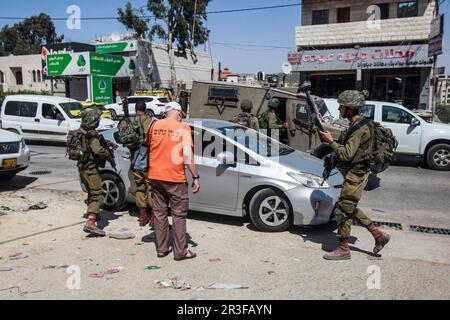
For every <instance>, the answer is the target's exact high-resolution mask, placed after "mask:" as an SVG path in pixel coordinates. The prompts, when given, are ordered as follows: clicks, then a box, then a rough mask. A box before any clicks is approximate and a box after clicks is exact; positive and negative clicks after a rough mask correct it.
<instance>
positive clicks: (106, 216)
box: [97, 211, 120, 230]
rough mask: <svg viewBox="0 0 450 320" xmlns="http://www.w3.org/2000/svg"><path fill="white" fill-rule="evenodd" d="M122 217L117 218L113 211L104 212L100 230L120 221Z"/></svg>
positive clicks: (99, 224)
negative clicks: (110, 223) (115, 221)
mask: <svg viewBox="0 0 450 320" xmlns="http://www.w3.org/2000/svg"><path fill="white" fill-rule="evenodd" d="M119 218H120V216H117V215H115V214H114V212H111V211H103V212H102V213H101V215H100V221H99V222H98V224H97V225H98V227H99V228H100V229H102V230H103V229H105V228H106V227H107V226H109V222H110V221H113V220H117V219H119Z"/></svg>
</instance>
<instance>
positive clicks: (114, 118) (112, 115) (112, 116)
mask: <svg viewBox="0 0 450 320" xmlns="http://www.w3.org/2000/svg"><path fill="white" fill-rule="evenodd" d="M108 111H109V112H111V118H112V119H113V120H118V119H117V113H116V112H115V111H114V110H113V109H108Z"/></svg>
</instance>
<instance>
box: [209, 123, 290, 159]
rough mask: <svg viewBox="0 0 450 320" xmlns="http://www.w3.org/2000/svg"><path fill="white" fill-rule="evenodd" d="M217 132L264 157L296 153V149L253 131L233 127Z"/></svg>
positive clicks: (220, 129) (219, 129)
mask: <svg viewBox="0 0 450 320" xmlns="http://www.w3.org/2000/svg"><path fill="white" fill-rule="evenodd" d="M216 130H217V131H219V132H220V133H221V134H223V135H224V136H226V137H228V138H230V139H232V140H234V141H236V142H238V143H239V144H241V145H244V146H245V147H246V148H247V149H250V150H252V151H254V152H256V153H257V154H259V155H262V156H264V157H269V158H270V157H276V156H284V155H287V154H290V153H292V152H294V151H295V149H293V148H291V147H289V146H287V145H285V144H282V143H280V142H278V141H276V140H274V139H272V138H270V137H268V136H266V135H264V134H262V133H260V132H257V131H255V130H253V129H248V128H245V127H241V126H232V127H223V128H218V129H216Z"/></svg>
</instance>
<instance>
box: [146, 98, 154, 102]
mask: <svg viewBox="0 0 450 320" xmlns="http://www.w3.org/2000/svg"><path fill="white" fill-rule="evenodd" d="M144 101H145V102H152V101H153V98H145V99H144Z"/></svg>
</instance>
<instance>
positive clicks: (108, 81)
mask: <svg viewBox="0 0 450 320" xmlns="http://www.w3.org/2000/svg"><path fill="white" fill-rule="evenodd" d="M92 100H93V101H94V102H95V103H105V104H110V103H113V92H112V78H111V77H102V76H92Z"/></svg>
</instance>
